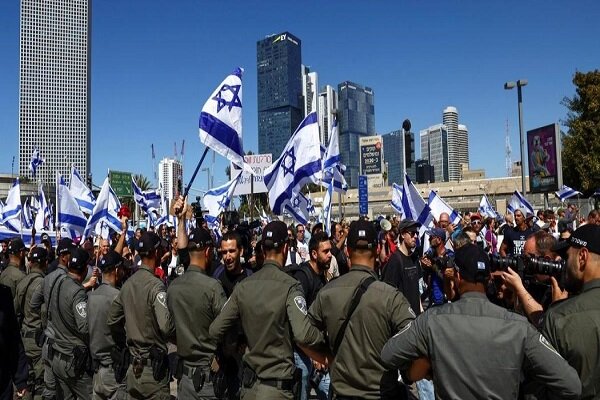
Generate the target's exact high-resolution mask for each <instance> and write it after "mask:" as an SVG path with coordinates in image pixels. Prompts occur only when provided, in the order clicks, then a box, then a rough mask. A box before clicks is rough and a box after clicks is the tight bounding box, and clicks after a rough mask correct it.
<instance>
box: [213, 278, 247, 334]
mask: <svg viewBox="0 0 600 400" xmlns="http://www.w3.org/2000/svg"><path fill="white" fill-rule="evenodd" d="M238 288H239V286H236V287H235V288H234V290H233V293H232V294H231V297H229V299H228V300H227V301H226V302H225V305H224V306H223V308H221V312H220V313H219V315H218V316H217V318H215V320H214V321H213V322H212V324H210V328H209V329H208V333H209V334H210V336H211V337H212V338H213V339H214V340H216V341H217V342H220V341H221V340H222V339H223V336H225V334H226V333H227V331H228V330H229V329H230V328H231V327H233V326H235V324H236V323H237V321H238V320H239V317H240V309H239V305H238V300H237V289H238Z"/></svg>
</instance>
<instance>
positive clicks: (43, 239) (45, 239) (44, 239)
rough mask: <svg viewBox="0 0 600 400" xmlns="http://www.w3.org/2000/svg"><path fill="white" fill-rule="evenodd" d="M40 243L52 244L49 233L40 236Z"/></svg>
mask: <svg viewBox="0 0 600 400" xmlns="http://www.w3.org/2000/svg"><path fill="white" fill-rule="evenodd" d="M40 241H41V242H42V243H44V242H48V244H50V243H52V241H51V240H50V235H48V234H47V233H42V235H41V236H40Z"/></svg>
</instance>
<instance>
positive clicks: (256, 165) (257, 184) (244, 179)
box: [230, 154, 273, 196]
mask: <svg viewBox="0 0 600 400" xmlns="http://www.w3.org/2000/svg"><path fill="white" fill-rule="evenodd" d="M244 160H245V161H246V164H248V165H250V167H251V168H252V170H253V171H254V175H253V176H254V193H266V192H267V191H268V190H267V186H266V185H265V182H264V180H263V175H264V171H265V169H267V167H270V166H271V164H272V163H273V159H272V155H271V154H252V155H246V156H244ZM230 165H231V172H232V174H236V173H237V171H239V170H240V168H239V167H238V166H237V165H235V164H233V163H232V164H230ZM250 182H251V180H250V174H249V173H248V172H246V171H243V172H242V176H240V180H239V181H238V184H237V186H236V187H235V191H234V192H233V195H234V196H240V195H242V194H250V193H252V187H251V184H250Z"/></svg>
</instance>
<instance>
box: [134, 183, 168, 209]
mask: <svg viewBox="0 0 600 400" xmlns="http://www.w3.org/2000/svg"><path fill="white" fill-rule="evenodd" d="M131 188H132V189H133V199H134V200H135V202H136V203H137V204H138V205H139V206H140V208H141V209H142V211H144V212H145V213H147V214H148V213H150V212H151V211H152V210H158V209H159V208H160V200H161V199H160V194H158V193H157V192H156V190H146V191H142V189H140V187H139V186H138V185H137V184H136V183H135V180H134V179H133V176H132V177H131Z"/></svg>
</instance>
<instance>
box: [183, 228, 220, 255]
mask: <svg viewBox="0 0 600 400" xmlns="http://www.w3.org/2000/svg"><path fill="white" fill-rule="evenodd" d="M213 245H214V242H213V240H212V236H210V233H209V232H208V231H207V230H206V229H204V228H195V229H194V230H192V231H191V232H190V235H189V236H188V249H190V250H193V249H205V248H207V247H209V246H213Z"/></svg>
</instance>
